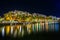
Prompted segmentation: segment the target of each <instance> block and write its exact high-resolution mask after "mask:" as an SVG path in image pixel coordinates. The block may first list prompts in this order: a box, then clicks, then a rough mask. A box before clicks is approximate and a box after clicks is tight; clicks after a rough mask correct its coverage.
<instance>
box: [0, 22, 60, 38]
mask: <svg viewBox="0 0 60 40" xmlns="http://www.w3.org/2000/svg"><path fill="white" fill-rule="evenodd" d="M47 24H48V25H47ZM47 24H44V23H36V24H27V25H18V24H16V25H12V26H11V25H6V26H3V27H1V28H0V29H1V33H2V36H4V35H5V34H6V35H12V36H14V37H16V36H23V35H25V34H27V33H28V34H30V33H32V32H34V33H36V32H40V31H53V30H54V31H59V23H47Z"/></svg>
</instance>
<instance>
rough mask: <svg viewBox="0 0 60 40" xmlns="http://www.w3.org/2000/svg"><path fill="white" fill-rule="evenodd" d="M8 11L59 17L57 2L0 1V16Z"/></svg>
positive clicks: (59, 8)
mask: <svg viewBox="0 0 60 40" xmlns="http://www.w3.org/2000/svg"><path fill="white" fill-rule="evenodd" d="M10 10H22V11H28V12H31V13H32V12H36V13H41V14H45V15H53V16H57V17H60V1H59V0H25V1H23V0H22V1H21V0H12V1H11V0H10V1H9V0H8V1H0V15H3V14H4V13H6V12H8V11H10Z"/></svg>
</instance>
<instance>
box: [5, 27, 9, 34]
mask: <svg viewBox="0 0 60 40" xmlns="http://www.w3.org/2000/svg"><path fill="white" fill-rule="evenodd" d="M5 28H6V29H5V30H6V34H7V35H8V34H9V32H10V26H6V27H5Z"/></svg>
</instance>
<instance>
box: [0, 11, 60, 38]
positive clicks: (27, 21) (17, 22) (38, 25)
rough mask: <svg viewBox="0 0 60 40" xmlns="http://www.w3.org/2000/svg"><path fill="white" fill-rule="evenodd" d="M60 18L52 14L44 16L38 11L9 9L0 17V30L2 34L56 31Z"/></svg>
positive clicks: (18, 34)
mask: <svg viewBox="0 0 60 40" xmlns="http://www.w3.org/2000/svg"><path fill="white" fill-rule="evenodd" d="M59 19H60V18H57V17H53V16H46V15H42V14H38V13H32V14H30V13H29V12H23V11H18V10H15V11H10V12H7V13H5V14H4V18H2V17H0V26H1V24H3V25H2V27H3V29H1V28H2V27H1V28H0V32H2V35H3V36H4V33H6V35H13V36H14V37H16V36H23V35H24V34H27V33H28V34H31V32H34V33H37V32H43V31H45V32H49V31H58V30H59V24H58V20H59Z"/></svg>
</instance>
